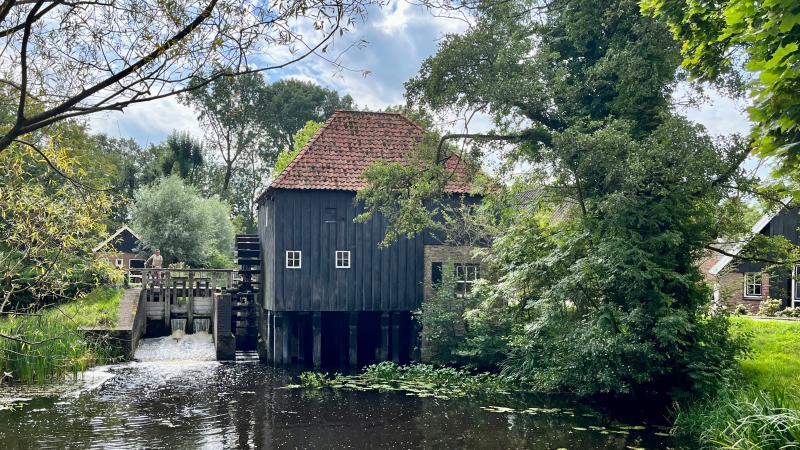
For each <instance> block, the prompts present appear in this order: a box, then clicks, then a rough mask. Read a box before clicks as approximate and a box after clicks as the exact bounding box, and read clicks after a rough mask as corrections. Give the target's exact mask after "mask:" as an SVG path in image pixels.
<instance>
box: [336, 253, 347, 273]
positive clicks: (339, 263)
mask: <svg viewBox="0 0 800 450" xmlns="http://www.w3.org/2000/svg"><path fill="white" fill-rule="evenodd" d="M336 268H337V269H349V268H350V251H349V250H337V251H336Z"/></svg>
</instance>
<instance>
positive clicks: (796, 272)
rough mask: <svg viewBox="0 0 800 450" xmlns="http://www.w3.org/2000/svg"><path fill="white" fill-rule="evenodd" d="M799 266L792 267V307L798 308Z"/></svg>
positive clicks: (799, 296)
mask: <svg viewBox="0 0 800 450" xmlns="http://www.w3.org/2000/svg"><path fill="white" fill-rule="evenodd" d="M798 277H800V265H797V266H794V273H793V274H792V283H793V286H792V288H793V289H792V292H793V295H792V306H794V307H797V306H800V279H799V278H798Z"/></svg>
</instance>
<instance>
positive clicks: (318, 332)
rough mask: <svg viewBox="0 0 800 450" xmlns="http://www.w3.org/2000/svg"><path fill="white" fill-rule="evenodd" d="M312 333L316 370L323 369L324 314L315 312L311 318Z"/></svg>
mask: <svg viewBox="0 0 800 450" xmlns="http://www.w3.org/2000/svg"><path fill="white" fill-rule="evenodd" d="M311 332H312V334H313V336H314V337H313V339H314V344H313V345H314V368H315V369H319V368H320V367H322V313H321V312H320V311H314V312H313V313H312V316H311Z"/></svg>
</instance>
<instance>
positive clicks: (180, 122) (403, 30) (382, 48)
mask: <svg viewBox="0 0 800 450" xmlns="http://www.w3.org/2000/svg"><path fill="white" fill-rule="evenodd" d="M463 30H464V23H463V22H460V21H458V20H455V19H450V18H444V17H434V16H433V15H432V14H430V13H429V12H427V11H426V10H424V9H423V8H421V7H419V6H416V5H412V4H411V3H409V2H407V1H405V0H399V1H397V0H391V1H390V2H389V3H388V4H387V5H386V6H384V7H383V8H380V9H379V8H371V9H370V11H369V16H368V17H367V19H366V21H365V22H363V23H359V24H357V25H356V27H355V29H353V30H352V31H351V32H350V33H349V34H346V35H345V38H344V39H341V40H340V41H338V42H337V43H336V44H335V45H336V48H334V52H332V53H333V54H335V52H336V51H337V50H341V49H342V48H344V47H346V46H347V45H348V44H349V43H351V42H355V41H358V40H362V39H363V40H364V41H366V44H365V45H364V46H363V47H360V48H352V49H350V50H349V51H347V52H346V53H344V55H343V57H342V63H343V65H344V66H345V67H347V68H348V69H352V70H337V69H336V67H334V66H333V65H332V64H331V63H329V62H327V61H325V60H323V59H321V58H312V59H306V60H304V61H302V62H300V63H298V64H295V65H292V66H289V67H288V68H286V69H283V70H281V71H279V72H278V71H275V72H268V73H267V79H268V81H275V80H278V79H283V78H297V79H302V80H310V81H314V82H316V83H318V84H320V85H322V86H325V87H328V88H332V89H335V90H337V91H338V92H339V93H340V94H341V95H345V94H349V95H351V96H352V97H353V98H354V99H355V102H356V103H357V104H358V105H359V106H360V107H364V106H366V107H369V108H370V109H377V108H384V107H386V106H389V105H397V104H401V103H404V99H403V92H404V89H403V83H404V82H405V81H406V80H408V79H409V78H411V77H413V76H414V75H415V74H416V73H417V71H418V70H419V67H420V65H421V63H422V62H423V60H424V59H425V58H427V57H428V56H431V55H433V54H434V53H435V52H436V49H437V47H438V44H439V42H440V40H441V38H442V36H443V35H445V34H446V33H456V32H461V31H463ZM364 71H369V74H368V75H366V76H365V75H364V74H363V73H364ZM677 95H681V90H680V89H679V92H678V94H677ZM709 97H710V101H709V102H707V103H705V104H703V105H702V106H700V107H695V108H690V109H683V110H681V112H682V113H683V114H685V115H686V116H687V117H688V118H689V119H691V120H694V121H696V122H699V123H702V124H703V125H705V126H706V128H707V129H708V130H709V131H710V132H711V133H712V134H713V135H716V136H722V135H727V134H730V133H746V132H747V131H748V129H749V126H750V125H749V123H748V121H747V118H746V115H745V113H744V112H743V107H744V106H745V105H744V104H742V103H741V102H736V101H733V100H730V99H727V98H725V97H723V96H721V95H719V94H717V93H715V92H710V94H709ZM89 124H90V127H91V129H92V130H93V131H94V132H102V133H106V134H109V135H112V136H118V137H132V138H134V139H135V140H136V141H137V142H139V144H141V145H144V146H146V145H149V144H154V143H159V142H161V141H163V140H164V139H165V138H166V136H167V135H168V134H169V133H170V132H172V131H173V130H179V131H188V132H190V133H192V134H195V135H197V136H198V137H201V136H202V130H201V129H200V126H199V125H198V122H197V120H196V118H195V115H194V113H193V112H192V110H191V109H189V108H188V107H186V106H184V105H181V104H180V103H179V102H178V101H177V99H175V98H167V99H162V100H158V101H154V102H149V103H143V104H139V105H135V106H133V107H131V108H128V109H126V110H125V111H124V112H112V113H103V114H99V115H94V116H92V117H91V118H90V121H89ZM488 126H489V123H488V121H487V120H485V119H483V120H479V121H478V122H477V123H474V124H473V125H472V126H471V127H470V131H482V129H485V128H487V127H488Z"/></svg>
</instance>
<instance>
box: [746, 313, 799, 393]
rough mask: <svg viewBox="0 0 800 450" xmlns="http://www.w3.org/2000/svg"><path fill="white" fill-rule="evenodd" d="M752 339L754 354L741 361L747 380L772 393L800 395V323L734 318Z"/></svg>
mask: <svg viewBox="0 0 800 450" xmlns="http://www.w3.org/2000/svg"><path fill="white" fill-rule="evenodd" d="M731 320H732V321H733V324H734V329H735V330H736V331H737V332H740V333H742V332H744V333H748V334H750V335H751V336H752V342H751V350H752V353H751V354H750V355H749V357H748V358H746V359H743V360H742V362H741V367H742V373H743V374H744V378H745V379H746V380H747V381H748V382H750V383H752V384H753V385H754V386H756V387H758V388H759V389H762V390H764V391H766V392H770V393H781V392H783V391H793V392H800V321H782V320H755V319H750V318H746V317H734V318H732V319H731Z"/></svg>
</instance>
